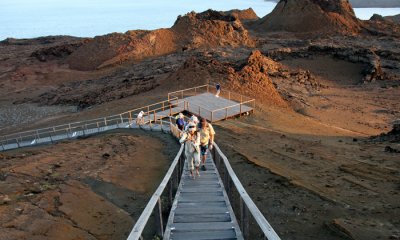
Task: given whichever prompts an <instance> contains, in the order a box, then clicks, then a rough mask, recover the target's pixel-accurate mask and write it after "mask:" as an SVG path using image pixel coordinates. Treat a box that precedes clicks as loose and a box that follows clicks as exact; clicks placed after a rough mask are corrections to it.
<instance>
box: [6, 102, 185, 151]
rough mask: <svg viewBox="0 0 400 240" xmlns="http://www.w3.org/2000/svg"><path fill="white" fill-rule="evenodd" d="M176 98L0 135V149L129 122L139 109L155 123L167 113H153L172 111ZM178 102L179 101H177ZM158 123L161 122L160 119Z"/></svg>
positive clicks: (72, 135) (71, 135)
mask: <svg viewBox="0 0 400 240" xmlns="http://www.w3.org/2000/svg"><path fill="white" fill-rule="evenodd" d="M177 100H178V98H175V97H173V98H171V99H170V101H168V100H165V101H161V102H158V103H153V104H150V105H147V106H144V107H139V108H135V109H132V110H129V111H126V112H123V113H120V114H115V115H110V116H106V117H101V118H95V119H90V120H85V121H76V122H71V123H66V124H61V125H56V126H52V127H46V128H39V129H34V130H28V131H23V132H18V133H11V134H7V135H3V136H0V149H2V150H5V147H4V146H5V145H7V144H17V145H18V146H20V143H22V142H24V141H31V142H34V141H35V142H37V141H39V140H40V139H42V138H50V139H51V141H53V139H52V138H53V137H54V136H56V135H67V136H68V137H69V138H73V137H75V136H74V133H75V132H77V131H83V133H84V134H85V133H86V132H85V131H87V129H96V128H97V129H99V128H102V127H108V126H110V125H118V124H121V123H129V124H131V123H132V122H133V120H134V119H136V117H137V115H138V114H139V112H140V111H143V112H144V114H143V116H144V117H146V116H147V117H148V119H147V120H148V123H150V124H152V123H156V122H157V120H161V119H162V118H164V117H167V115H165V116H164V115H158V117H157V116H156V114H155V113H156V112H158V111H160V110H167V109H169V110H170V112H172V111H171V109H172V108H173V107H174V104H177V103H176V102H174V104H171V103H172V101H177ZM178 104H181V103H179V102H178ZM153 113H154V114H153ZM151 114H153V116H152V117H153V118H150V115H151ZM160 123H161V124H162V122H161V121H160Z"/></svg>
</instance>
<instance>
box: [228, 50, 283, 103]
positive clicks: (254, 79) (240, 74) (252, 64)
mask: <svg viewBox="0 0 400 240" xmlns="http://www.w3.org/2000/svg"><path fill="white" fill-rule="evenodd" d="M278 71H279V66H278V64H276V63H275V62H274V61H272V60H271V59H269V58H267V57H265V56H264V55H262V54H261V52H260V51H258V50H255V51H253V52H251V54H250V56H249V58H248V59H247V63H246V65H245V66H244V67H243V68H242V69H240V70H238V71H234V72H230V74H229V76H228V82H227V86H228V88H229V89H232V90H234V91H236V92H240V93H242V94H245V95H248V96H252V97H254V98H256V99H257V101H261V102H264V103H267V104H268V105H271V106H277V107H287V106H288V104H287V103H286V102H285V100H283V98H282V96H281V95H280V94H279V92H278V90H277V89H276V87H275V85H274V84H273V82H272V81H271V79H270V77H269V74H272V73H276V72H278Z"/></svg>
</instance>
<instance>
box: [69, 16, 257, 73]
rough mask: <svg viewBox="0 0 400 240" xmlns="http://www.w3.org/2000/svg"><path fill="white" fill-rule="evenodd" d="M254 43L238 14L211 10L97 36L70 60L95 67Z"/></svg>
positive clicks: (73, 64)
mask: <svg viewBox="0 0 400 240" xmlns="http://www.w3.org/2000/svg"><path fill="white" fill-rule="evenodd" d="M243 45H244V46H253V45H254V41H253V40H252V39H251V38H250V36H249V34H248V32H247V30H246V29H245V28H244V27H243V25H242V23H241V21H240V20H239V19H238V18H237V17H235V15H230V14H224V13H221V12H217V11H212V10H208V11H206V12H203V13H195V12H191V13H189V14H187V15H185V16H183V17H178V19H177V20H176V22H175V24H174V26H173V27H172V28H169V29H157V30H154V31H143V30H136V31H128V32H126V33H123V34H122V33H112V34H108V35H104V36H98V37H95V38H94V39H93V40H92V41H90V42H88V43H86V44H84V45H83V46H81V47H80V48H78V49H77V50H76V51H74V52H73V53H72V54H71V55H70V56H69V57H68V59H67V62H68V64H69V65H70V67H71V68H72V69H77V70H84V71H85V70H94V69H99V68H103V67H107V66H112V65H116V64H120V63H122V62H124V61H127V60H141V59H143V58H146V57H155V56H161V55H165V54H169V53H173V52H177V51H182V50H187V49H193V48H201V47H206V48H210V47H211V48H212V47H218V46H231V47H237V46H243Z"/></svg>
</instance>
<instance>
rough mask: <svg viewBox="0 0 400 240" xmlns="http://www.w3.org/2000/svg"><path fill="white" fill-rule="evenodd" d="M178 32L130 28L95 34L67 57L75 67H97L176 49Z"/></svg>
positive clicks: (81, 68) (166, 52)
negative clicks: (91, 39)
mask: <svg viewBox="0 0 400 240" xmlns="http://www.w3.org/2000/svg"><path fill="white" fill-rule="evenodd" d="M176 49H177V47H176V35H175V33H173V32H172V31H170V30H169V29H158V30H154V31H143V30H136V31H128V32H126V33H124V34H121V33H112V34H108V35H104V36H99V37H95V38H94V39H93V41H91V42H89V43H87V44H85V45H83V46H82V47H80V48H79V49H78V50H76V51H75V52H74V53H73V54H71V56H70V57H69V58H68V63H69V65H70V67H71V68H72V69H77V70H94V69H97V68H102V67H107V66H111V65H115V64H118V63H121V62H124V61H126V60H128V59H134V60H139V59H142V58H145V57H149V56H160V55H163V54H168V53H171V52H174V51H176Z"/></svg>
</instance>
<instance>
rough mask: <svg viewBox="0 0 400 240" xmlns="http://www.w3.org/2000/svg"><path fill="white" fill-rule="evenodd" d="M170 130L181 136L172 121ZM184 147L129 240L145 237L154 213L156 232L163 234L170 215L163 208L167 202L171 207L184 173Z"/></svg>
mask: <svg viewBox="0 0 400 240" xmlns="http://www.w3.org/2000/svg"><path fill="white" fill-rule="evenodd" d="M170 130H171V134H172V135H173V136H175V137H176V138H179V134H180V130H179V129H178V128H177V127H176V126H175V125H174V124H172V123H170ZM183 149H184V145H183V144H182V145H181V147H180V149H179V152H178V154H177V155H176V157H175V159H174V161H173V162H172V163H171V166H170V167H169V169H168V171H167V173H166V174H165V177H164V178H163V180H162V182H161V183H160V185H159V186H158V188H157V190H156V191H155V192H154V194H153V195H152V197H151V198H150V200H149V202H148V203H147V205H146V207H145V209H144V210H143V212H142V214H141V215H140V217H139V219H138V220H137V222H136V224H135V226H134V227H133V229H132V231H131V232H130V234H129V236H128V240H137V239H143V233H144V230H145V228H146V227H147V225H148V223H149V220H150V217H151V216H152V214H153V215H154V218H155V222H154V224H155V227H156V229H155V230H156V233H157V235H158V236H160V237H162V236H163V234H164V227H165V224H164V219H166V217H168V215H166V216H165V215H164V214H163V211H162V209H163V208H165V206H163V204H165V203H167V206H166V207H167V208H168V209H171V206H172V203H173V200H174V197H175V194H176V191H177V190H178V186H179V182H180V179H181V176H182V173H183V166H184V161H185V158H184V156H183ZM165 195H166V196H165ZM163 196H165V197H164V198H167V201H163ZM168 213H169V212H168ZM149 236H152V237H153V236H154V235H153V234H152V233H150V234H149Z"/></svg>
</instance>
